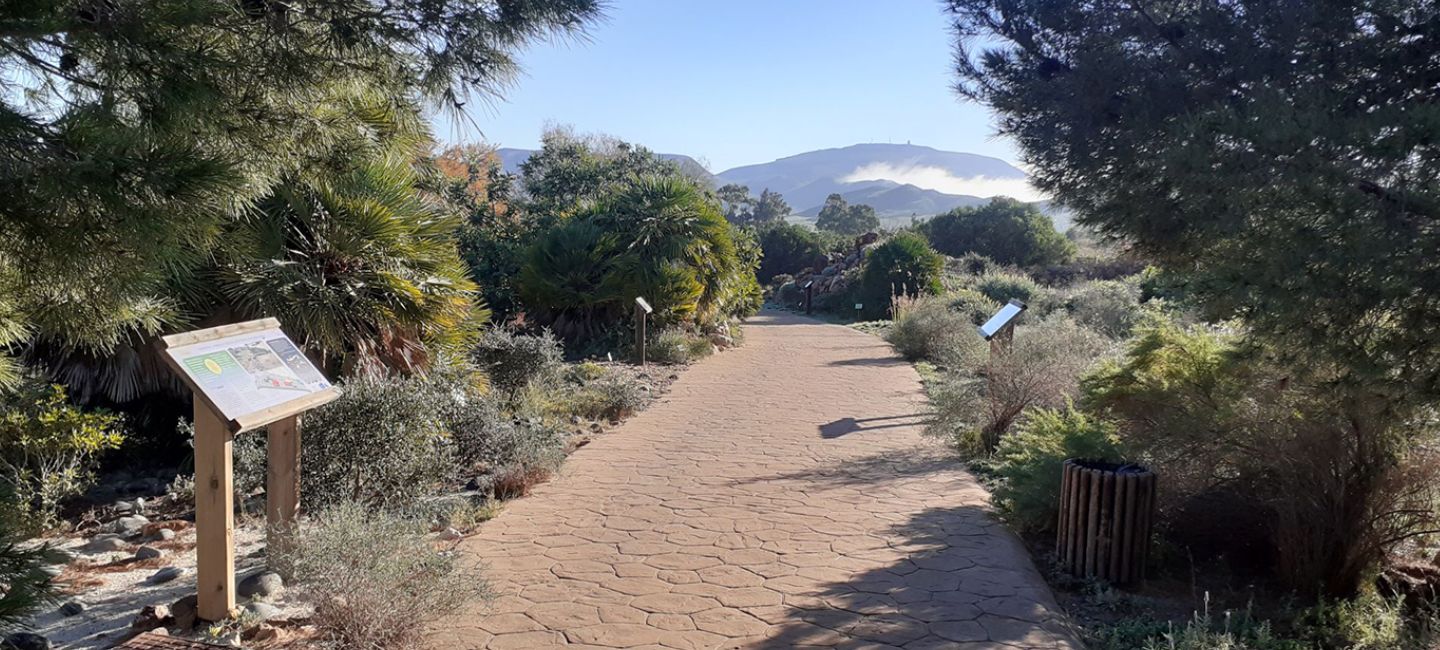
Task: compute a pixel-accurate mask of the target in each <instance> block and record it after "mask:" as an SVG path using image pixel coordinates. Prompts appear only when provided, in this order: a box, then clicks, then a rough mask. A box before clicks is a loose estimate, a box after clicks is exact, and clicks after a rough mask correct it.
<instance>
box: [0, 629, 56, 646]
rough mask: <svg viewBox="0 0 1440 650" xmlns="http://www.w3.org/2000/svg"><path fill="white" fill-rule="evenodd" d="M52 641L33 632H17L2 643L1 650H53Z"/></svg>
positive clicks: (0, 643)
mask: <svg viewBox="0 0 1440 650" xmlns="http://www.w3.org/2000/svg"><path fill="white" fill-rule="evenodd" d="M54 647H55V646H52V645H50V639H47V638H45V637H43V636H40V635H39V634H35V633H32V632H16V633H14V634H11V635H9V636H7V637H5V640H4V641H0V650H51V649H52V648H54Z"/></svg>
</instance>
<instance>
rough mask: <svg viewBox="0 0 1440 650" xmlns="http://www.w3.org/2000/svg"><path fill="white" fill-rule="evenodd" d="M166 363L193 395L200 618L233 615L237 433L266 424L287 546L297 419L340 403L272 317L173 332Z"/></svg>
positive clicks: (276, 530)
mask: <svg viewBox="0 0 1440 650" xmlns="http://www.w3.org/2000/svg"><path fill="white" fill-rule="evenodd" d="M158 347H159V348H160V350H161V357H162V358H164V359H165V362H166V363H167V364H168V365H169V366H170V368H171V369H172V370H174V371H175V372H176V374H178V375H180V377H181V378H183V379H184V380H185V383H187V384H189V385H190V390H191V393H192V394H193V395H194V398H195V400H194V401H195V538H196V539H195V542H196V545H195V554H196V569H195V573H196V576H195V577H196V580H197V581H198V583H199V591H198V593H197V596H198V599H199V602H198V607H197V613H198V615H199V617H200V618H201V619H204V620H207V621H220V620H224V619H226V618H229V617H230V616H232V615H233V614H234V612H235V522H234V519H233V512H234V509H235V501H234V462H233V459H232V457H231V452H232V441H233V439H234V436H235V434H237V433H240V432H241V431H247V430H250V429H255V428H259V427H262V426H263V427H266V445H265V453H266V468H265V472H266V476H265V519H266V523H267V524H268V529H267V532H268V534H267V538H268V541H269V544H270V545H271V548H276V547H277V546H278V545H283V544H288V543H289V535H290V531H292V530H293V529H294V524H295V516H296V514H297V513H298V512H299V510H300V414H301V413H303V412H304V411H306V410H308V409H312V408H315V407H317V406H320V405H321V404H324V403H326V402H329V401H330V400H333V399H335V398H336V397H339V396H340V392H339V391H338V390H337V389H336V388H335V387H334V386H333V385H331V384H330V381H329V380H327V379H326V378H325V375H323V374H321V373H320V371H319V370H318V369H316V368H315V365H314V364H312V363H310V360H309V359H307V358H306V357H305V355H304V354H303V353H301V352H300V348H299V347H298V346H296V345H295V343H294V342H292V341H291V340H290V337H288V336H286V335H285V333H284V332H282V331H280V322H279V321H277V320H275V319H273V318H265V319H262V320H254V321H249V322H245V323H235V324H233V325H221V326H220V327H212V328H210V329H203V330H196V331H194V332H185V333H183V334H173V335H170V336H166V337H164V338H161V339H160V343H159V346H158Z"/></svg>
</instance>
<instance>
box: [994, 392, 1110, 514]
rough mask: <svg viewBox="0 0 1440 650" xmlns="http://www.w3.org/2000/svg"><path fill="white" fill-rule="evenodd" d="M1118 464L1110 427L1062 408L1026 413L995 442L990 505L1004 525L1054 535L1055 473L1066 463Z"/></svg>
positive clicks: (1057, 498)
mask: <svg viewBox="0 0 1440 650" xmlns="http://www.w3.org/2000/svg"><path fill="white" fill-rule="evenodd" d="M1070 458H1084V459H1087V460H1107V461H1112V462H1114V461H1119V460H1122V459H1123V453H1122V452H1121V449H1120V439H1119V438H1118V437H1117V436H1116V434H1115V425H1114V424H1112V423H1109V422H1106V421H1104V420H1102V419H1100V418H1097V417H1095V416H1093V415H1087V414H1085V413H1083V412H1081V411H1077V410H1075V409H1074V407H1072V406H1070V405H1068V404H1067V405H1066V406H1065V408H1064V410H1060V409H1048V408H1036V409H1031V410H1029V411H1026V412H1025V414H1024V416H1023V418H1022V420H1021V421H1020V424H1019V425H1018V426H1017V427H1016V429H1015V431H1014V432H1013V433H1011V434H1010V435H1008V436H1005V437H1003V438H1001V439H1000V445H999V446H998V447H996V449H995V470H996V473H997V474H998V475H999V476H1000V478H1001V483H1000V485H999V486H998V487H996V488H995V503H996V505H997V506H998V507H999V509H1000V512H1001V513H1003V514H1004V516H1005V518H1006V520H1008V521H1009V522H1011V523H1012V524H1013V525H1015V526H1017V527H1019V528H1020V529H1021V530H1025V531H1029V532H1047V531H1053V530H1054V527H1055V521H1056V519H1057V517H1058V516H1059V513H1060V511H1059V508H1058V507H1057V504H1059V502H1060V472H1061V468H1062V466H1063V465H1064V463H1065V460H1066V459H1070Z"/></svg>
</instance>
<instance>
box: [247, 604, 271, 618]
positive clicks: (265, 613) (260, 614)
mask: <svg viewBox="0 0 1440 650" xmlns="http://www.w3.org/2000/svg"><path fill="white" fill-rule="evenodd" d="M245 613H246V614H249V615H250V616H251V617H253V618H255V619H258V620H261V621H268V620H270V619H272V618H279V616H280V608H279V607H276V606H274V605H271V604H269V603H261V602H251V603H245Z"/></svg>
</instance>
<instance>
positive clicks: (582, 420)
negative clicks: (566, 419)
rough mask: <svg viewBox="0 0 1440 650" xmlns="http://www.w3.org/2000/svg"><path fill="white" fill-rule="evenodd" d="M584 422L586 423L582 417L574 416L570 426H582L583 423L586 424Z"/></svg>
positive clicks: (571, 417)
mask: <svg viewBox="0 0 1440 650" xmlns="http://www.w3.org/2000/svg"><path fill="white" fill-rule="evenodd" d="M584 421H585V420H584V419H583V418H581V417H580V416H578V415H572V416H570V424H580V423H581V422H584Z"/></svg>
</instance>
